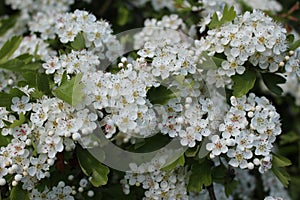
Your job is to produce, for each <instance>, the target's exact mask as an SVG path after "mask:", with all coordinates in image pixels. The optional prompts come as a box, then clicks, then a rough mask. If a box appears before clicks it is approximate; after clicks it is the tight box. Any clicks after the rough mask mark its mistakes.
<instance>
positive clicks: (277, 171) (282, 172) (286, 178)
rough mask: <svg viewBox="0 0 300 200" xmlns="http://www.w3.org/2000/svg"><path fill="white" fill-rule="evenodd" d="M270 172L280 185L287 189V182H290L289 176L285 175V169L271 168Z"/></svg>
mask: <svg viewBox="0 0 300 200" xmlns="http://www.w3.org/2000/svg"><path fill="white" fill-rule="evenodd" d="M272 172H273V173H274V174H275V176H276V177H277V178H278V179H279V180H280V182H281V183H282V185H283V186H284V187H287V186H288V185H289V182H290V180H291V177H290V175H289V174H288V173H287V171H286V169H285V168H282V167H281V168H279V167H274V166H273V167H272Z"/></svg>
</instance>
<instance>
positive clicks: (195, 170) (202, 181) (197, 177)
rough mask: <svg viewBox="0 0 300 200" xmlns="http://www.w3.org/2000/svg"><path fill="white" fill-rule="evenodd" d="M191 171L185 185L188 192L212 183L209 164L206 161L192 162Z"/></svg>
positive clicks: (196, 190) (198, 190)
mask: <svg viewBox="0 0 300 200" xmlns="http://www.w3.org/2000/svg"><path fill="white" fill-rule="evenodd" d="M191 172H192V173H191V175H190V177H189V183H188V186H187V189H188V191H189V192H200V191H201V190H202V187H203V185H204V186H209V185H210V184H211V183H212V174H211V166H210V164H209V162H208V161H205V162H203V163H201V164H199V163H195V164H193V165H192V168H191Z"/></svg>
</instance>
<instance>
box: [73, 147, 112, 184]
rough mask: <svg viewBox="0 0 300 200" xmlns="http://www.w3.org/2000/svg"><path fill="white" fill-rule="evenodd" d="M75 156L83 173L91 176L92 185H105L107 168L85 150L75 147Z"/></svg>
mask: <svg viewBox="0 0 300 200" xmlns="http://www.w3.org/2000/svg"><path fill="white" fill-rule="evenodd" d="M77 158H78V162H79V165H80V167H81V169H82V171H83V173H84V174H85V175H87V176H91V179H90V182H91V183H92V185H93V186H94V187H100V186H102V185H105V184H106V183H107V181H108V174H109V168H108V167H106V166H104V165H103V164H102V163H101V162H99V161H98V160H97V159H96V158H94V157H93V156H92V155H91V154H90V153H89V152H88V151H87V150H84V149H82V148H78V149H77Z"/></svg>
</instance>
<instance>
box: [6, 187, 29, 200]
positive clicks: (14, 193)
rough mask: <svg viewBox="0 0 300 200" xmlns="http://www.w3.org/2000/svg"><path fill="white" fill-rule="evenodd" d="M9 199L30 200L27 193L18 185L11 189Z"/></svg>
mask: <svg viewBox="0 0 300 200" xmlns="http://www.w3.org/2000/svg"><path fill="white" fill-rule="evenodd" d="M9 198H10V200H20V199H22V200H30V199H29V192H28V191H27V190H23V189H22V186H21V184H20V183H19V184H18V185H17V186H15V187H13V188H12V189H11V192H10V197H9Z"/></svg>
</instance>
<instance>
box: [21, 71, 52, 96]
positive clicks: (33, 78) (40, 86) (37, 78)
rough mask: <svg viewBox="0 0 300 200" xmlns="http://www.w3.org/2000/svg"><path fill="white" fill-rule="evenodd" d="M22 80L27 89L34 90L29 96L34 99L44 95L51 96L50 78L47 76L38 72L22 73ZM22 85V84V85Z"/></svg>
mask: <svg viewBox="0 0 300 200" xmlns="http://www.w3.org/2000/svg"><path fill="white" fill-rule="evenodd" d="M22 76H23V78H24V79H25V80H26V81H25V84H26V85H29V87H33V88H35V91H34V92H33V93H32V94H31V95H30V96H31V97H34V98H36V99H37V98H40V97H42V96H43V94H45V95H51V94H52V93H51V90H50V78H49V75H47V74H44V73H42V74H41V73H38V72H32V71H28V72H24V73H22ZM22 84H24V83H22Z"/></svg>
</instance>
